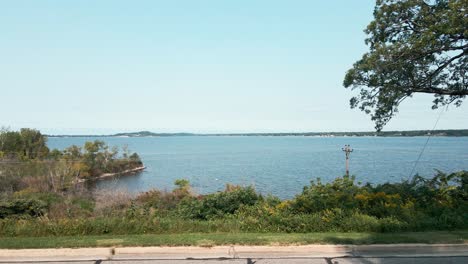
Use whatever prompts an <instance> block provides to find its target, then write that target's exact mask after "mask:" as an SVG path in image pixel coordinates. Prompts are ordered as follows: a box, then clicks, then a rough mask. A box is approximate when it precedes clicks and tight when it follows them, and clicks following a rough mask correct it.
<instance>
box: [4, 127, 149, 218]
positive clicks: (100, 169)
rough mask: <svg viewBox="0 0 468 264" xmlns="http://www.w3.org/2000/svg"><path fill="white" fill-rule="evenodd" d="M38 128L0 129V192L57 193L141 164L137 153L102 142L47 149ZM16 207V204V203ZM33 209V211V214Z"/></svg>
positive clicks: (44, 138) (45, 139)
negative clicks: (75, 184)
mask: <svg viewBox="0 0 468 264" xmlns="http://www.w3.org/2000/svg"><path fill="white" fill-rule="evenodd" d="M46 142H47V137H45V136H43V135H42V134H41V133H40V132H39V131H38V130H34V129H28V128H23V129H21V130H20V131H9V130H6V129H2V130H0V192H2V195H4V196H5V195H7V194H9V193H15V192H18V191H23V192H32V193H34V192H46V193H47V192H52V193H59V192H64V191H67V190H68V189H70V188H72V186H73V184H74V183H77V182H79V181H82V180H86V179H93V178H97V177H99V176H102V175H103V174H105V173H119V172H123V171H126V170H129V169H134V168H138V167H141V166H142V162H141V160H140V158H139V157H138V154H136V153H133V154H130V153H128V151H127V150H126V149H124V152H123V154H122V155H120V156H119V153H118V148H116V147H114V148H109V147H108V146H107V145H106V144H105V143H104V142H103V141H99V140H96V141H93V142H86V143H85V145H84V146H83V147H78V146H75V145H73V146H70V147H68V148H66V149H65V150H63V151H60V150H57V149H53V150H50V149H49V148H48V147H47V145H46ZM18 206H19V205H18ZM34 213H35V212H33V214H34Z"/></svg>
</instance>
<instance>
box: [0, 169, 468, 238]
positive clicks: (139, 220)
mask: <svg viewBox="0 0 468 264" xmlns="http://www.w3.org/2000/svg"><path fill="white" fill-rule="evenodd" d="M467 183H468V172H466V171H462V172H458V173H453V174H449V175H446V174H444V173H441V172H439V173H438V174H437V175H435V177H434V178H432V179H429V180H427V179H423V178H421V177H415V178H414V179H413V180H412V181H406V182H402V183H397V184H389V183H387V184H383V185H378V186H371V185H368V184H367V185H360V184H357V183H356V182H355V181H354V179H353V178H352V177H347V176H344V177H341V178H337V179H336V180H334V181H333V182H331V183H326V184H324V183H321V182H320V181H319V180H317V181H313V182H312V183H311V185H310V186H306V187H304V190H303V192H302V193H301V194H299V195H297V196H296V197H295V198H294V199H291V200H280V199H278V198H276V197H273V196H266V197H264V196H262V195H260V194H258V193H257V192H256V191H255V190H254V189H253V188H252V187H240V186H233V185H227V186H226V189H225V190H224V191H222V192H217V193H212V194H207V195H197V194H194V193H193V192H192V191H191V189H190V185H189V183H188V181H186V180H178V181H177V182H176V185H177V186H176V188H175V189H174V190H172V191H171V192H167V191H160V190H151V191H148V192H144V193H141V194H139V195H137V196H131V195H129V194H128V193H125V192H118V191H115V190H113V191H112V192H102V191H101V192H98V193H95V194H94V195H91V194H89V193H86V192H77V191H75V192H68V193H66V194H57V193H40V192H35V191H31V190H30V189H27V190H22V191H18V192H15V193H13V194H12V195H11V196H9V197H7V198H5V199H4V200H3V202H2V203H1V204H0V217H1V218H2V219H0V236H3V237H35V236H37V237H40V236H82V235H104V234H112V235H125V234H176V233H213V232H215V233H217V232H224V233H225V232H228V233H243V232H248V233H252V232H253V233H258V232H260V233H272V232H273V233H275V232H279V233H310V232H382V233H393V232H402V231H427V230H464V229H467V228H468V195H467V194H468V184H467ZM32 201H34V203H32Z"/></svg>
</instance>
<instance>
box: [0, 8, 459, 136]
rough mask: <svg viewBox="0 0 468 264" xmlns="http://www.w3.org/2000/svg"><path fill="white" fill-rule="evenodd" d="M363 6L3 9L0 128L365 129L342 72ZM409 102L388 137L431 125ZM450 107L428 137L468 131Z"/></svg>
mask: <svg viewBox="0 0 468 264" xmlns="http://www.w3.org/2000/svg"><path fill="white" fill-rule="evenodd" d="M373 6H374V1H372V0H360V1H347V0H341V1H338V0H335V1H310V0H309V1H271V0H269V1H219V0H218V1H215V0H213V1H203V0H201V1H110V0H109V1H94V0H93V1H91V0H89V1H47V0H43V1H22V0H15V1H13V0H12V1H0V32H1V34H0V58H1V59H0V98H1V99H0V100H1V104H0V126H8V127H11V128H13V129H17V128H20V127H33V128H38V129H41V130H43V131H44V132H46V133H71V134H80V133H112V132H117V131H137V130H151V131H155V132H179V131H190V132H207V133H210V132H272V131H275V132H284V131H369V130H372V129H373V127H374V124H373V123H372V122H371V121H370V118H369V116H367V115H365V114H364V113H362V112H360V111H358V110H351V109H349V104H348V101H349V98H350V97H351V96H352V94H353V92H351V91H350V90H347V89H344V88H343V87H342V80H343V76H344V74H345V72H346V70H347V69H349V68H350V67H351V65H352V64H353V62H354V61H356V60H358V59H359V58H360V56H361V55H362V54H363V53H364V52H365V51H366V50H367V47H366V46H365V44H364V38H365V35H364V33H363V29H364V28H365V26H366V25H367V24H368V23H369V22H370V21H371V19H372V10H373ZM431 100H432V97H431V96H427V95H426V96H415V97H414V98H412V99H411V100H408V101H406V102H405V103H404V104H403V105H402V106H401V108H400V114H399V115H398V116H397V117H395V118H394V120H392V121H391V123H390V124H389V125H388V126H387V127H386V128H385V130H393V129H399V130H400V129H405V130H410V129H431V128H432V127H433V125H434V123H435V121H436V119H437V117H438V115H439V113H440V111H432V110H431V109H430V107H431ZM467 114H468V107H467V106H466V103H465V105H463V106H462V107H460V108H455V107H450V108H449V110H448V111H447V112H444V113H443V114H442V116H441V120H440V122H439V125H438V128H467V127H466V124H468V122H467V121H468V120H467V116H468V115H467Z"/></svg>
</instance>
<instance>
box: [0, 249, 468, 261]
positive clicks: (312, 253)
mask: <svg viewBox="0 0 468 264" xmlns="http://www.w3.org/2000/svg"><path fill="white" fill-rule="evenodd" d="M446 256H466V257H468V244H381V245H379V244H376V245H303V246H215V247H116V248H74V249H72V248H61V249H0V263H5V262H6V263H12V262H27V261H61V260H62V261H63V260H73V261H97V260H126V259H188V258H190V259H237V258H252V257H253V258H284V257H288V258H332V257H335V258H336V257H446Z"/></svg>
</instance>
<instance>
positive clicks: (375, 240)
mask: <svg viewBox="0 0 468 264" xmlns="http://www.w3.org/2000/svg"><path fill="white" fill-rule="evenodd" d="M467 241H468V232H467V231H452V232H447V231H445V232H405V233H336V232H327V233H295V234H288V233H210V234H206V233H186V234H158V235H151V234H150V235H101V236H68V237H67V236H57V237H3V238H2V239H0V248H11V249H20V248H65V247H71V248H74V247H113V246H127V247H129V246H202V247H211V246H216V245H233V244H235V245H307V244H392V243H428V244H435V243H451V244H459V243H466V242H467Z"/></svg>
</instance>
